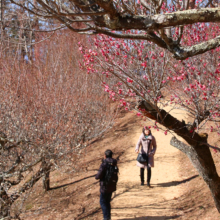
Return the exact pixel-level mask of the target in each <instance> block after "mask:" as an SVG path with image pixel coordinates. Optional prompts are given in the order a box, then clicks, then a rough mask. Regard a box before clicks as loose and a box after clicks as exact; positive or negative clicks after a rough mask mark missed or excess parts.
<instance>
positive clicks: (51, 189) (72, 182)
mask: <svg viewBox="0 0 220 220" xmlns="http://www.w3.org/2000/svg"><path fill="white" fill-rule="evenodd" d="M92 177H95V175H91V176H87V177H85V178H83V179H80V180H77V181H74V182H72V183H67V184H64V185H61V186H57V187H53V188H50V189H49V190H54V189H59V188H62V187H65V186H69V185H72V184H75V183H78V182H81V181H83V180H86V179H89V178H92ZM95 183H98V182H95Z"/></svg>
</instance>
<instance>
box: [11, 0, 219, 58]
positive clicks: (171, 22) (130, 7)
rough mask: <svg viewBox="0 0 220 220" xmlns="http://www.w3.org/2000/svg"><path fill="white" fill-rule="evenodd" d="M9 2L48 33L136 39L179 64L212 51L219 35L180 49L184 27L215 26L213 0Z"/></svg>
mask: <svg viewBox="0 0 220 220" xmlns="http://www.w3.org/2000/svg"><path fill="white" fill-rule="evenodd" d="M10 2H11V3H12V4H14V5H16V7H22V8H23V9H25V10H26V11H27V13H31V14H32V16H33V15H35V16H37V17H38V18H42V22H43V23H44V24H45V25H47V24H53V26H54V27H53V29H51V30H57V29H60V28H64V27H65V28H69V29H70V30H72V31H74V32H78V33H85V34H106V35H108V36H112V37H114V38H123V39H142V40H145V41H149V42H153V43H155V44H156V45H158V46H159V47H161V48H164V49H166V50H168V51H170V52H171V53H172V54H173V55H174V57H175V58H176V59H180V60H183V59H186V58H187V57H192V56H195V55H197V54H201V53H204V52H206V51H209V50H212V49H215V48H217V47H219V45H220V38H219V35H217V36H212V38H211V39H207V40H206V39H204V40H203V41H200V42H196V41H195V42H194V44H193V45H184V37H187V32H186V29H187V26H188V25H192V24H201V23H204V22H207V23H210V24H212V23H219V21H220V19H219V18H220V8H219V2H218V1H216V0H173V1H167V0H152V1H150V0H147V1H144V0H136V1H132V0H114V1H111V0H105V1H103V0H59V1H57V0H51V1H46V0H10ZM30 17H31V16H30ZM56 21H58V22H56ZM79 24H80V25H79ZM45 30H47V31H48V30H49V29H48V28H46V29H45ZM124 31H127V32H124ZM174 33H176V37H174V35H173V34H174Z"/></svg>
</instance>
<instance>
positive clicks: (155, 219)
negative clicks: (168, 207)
mask: <svg viewBox="0 0 220 220" xmlns="http://www.w3.org/2000/svg"><path fill="white" fill-rule="evenodd" d="M179 217H180V215H174V216H143V217H135V218H123V219H121V220H132V219H135V220H168V219H177V218H179Z"/></svg>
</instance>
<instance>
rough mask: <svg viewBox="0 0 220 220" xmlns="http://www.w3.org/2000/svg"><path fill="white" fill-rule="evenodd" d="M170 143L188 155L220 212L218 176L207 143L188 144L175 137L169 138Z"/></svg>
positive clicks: (219, 182) (219, 183)
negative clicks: (197, 145)
mask: <svg viewBox="0 0 220 220" xmlns="http://www.w3.org/2000/svg"><path fill="white" fill-rule="evenodd" d="M170 144H171V145H172V146H174V147H176V148H178V149H179V150H181V151H182V152H183V153H185V154H186V155H187V156H188V157H189V159H190V160H191V162H192V164H193V165H194V167H195V168H196V169H197V170H198V172H199V174H200V176H201V177H202V178H203V179H204V181H205V182H206V184H207V185H208V187H209V189H210V191H211V193H212V197H213V199H214V201H215V205H216V208H217V209H218V211H219V212H220V177H219V176H218V173H217V171H216V167H215V165H214V161H213V158H212V155H211V152H210V149H209V147H208V146H207V145H200V146H199V147H194V146H188V145H186V144H184V143H182V142H181V141H179V140H177V139H176V138H175V137H173V138H172V139H171V141H170Z"/></svg>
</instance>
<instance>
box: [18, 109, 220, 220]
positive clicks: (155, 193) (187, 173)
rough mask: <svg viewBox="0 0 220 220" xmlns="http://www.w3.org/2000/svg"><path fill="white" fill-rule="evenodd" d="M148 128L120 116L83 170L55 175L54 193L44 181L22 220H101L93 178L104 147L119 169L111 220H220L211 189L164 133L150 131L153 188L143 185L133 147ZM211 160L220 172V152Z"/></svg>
mask: <svg viewBox="0 0 220 220" xmlns="http://www.w3.org/2000/svg"><path fill="white" fill-rule="evenodd" d="M173 115H174V116H175V117H177V118H181V119H184V117H183V116H184V115H183V112H180V111H176V112H174V113H173ZM185 120H186V121H187V118H185ZM148 124H149V123H147V122H143V121H142V120H141V119H140V118H138V117H136V116H135V115H134V114H133V113H121V114H120V117H119V118H118V119H117V121H116V123H115V125H114V127H113V128H112V129H111V130H109V131H108V132H106V133H105V135H104V136H103V137H102V138H100V139H99V140H96V141H94V143H93V144H92V145H91V146H90V147H89V148H88V149H87V151H86V154H85V156H84V159H82V160H81V161H80V162H79V163H81V164H80V166H81V169H80V170H79V172H77V173H71V174H69V173H66V174H63V173H60V172H59V171H54V172H53V173H52V174H51V187H52V190H50V191H48V192H46V193H44V192H43V191H42V185H41V183H40V182H39V183H38V184H37V185H36V186H35V188H34V189H33V192H32V193H30V195H29V197H28V199H27V201H26V202H25V205H24V213H23V214H22V215H21V219H25V220H29V219H31V220H35V219H38V220H60V219H63V220H64V219H65V220H73V219H75V220H80V219H91V220H101V219H102V212H101V209H100V205H99V183H98V181H96V180H95V178H94V175H95V174H96V172H97V169H98V168H99V165H100V163H101V159H102V157H103V153H104V151H105V150H106V149H112V150H113V152H114V153H115V154H114V157H115V158H117V159H118V165H119V169H120V175H119V182H118V187H117V191H116V192H115V193H114V194H113V200H112V203H111V204H112V220H117V219H124V220H125V219H137V220H142V219H148V220H164V219H179V220H182V219H185V220H188V219H190V220H194V219H195V220H196V219H202V220H203V219H204V220H205V219H210V220H217V219H220V215H219V214H218V212H217V210H216V208H215V206H214V202H213V199H212V197H211V193H210V191H209V190H208V187H207V186H206V185H205V183H204V181H203V180H202V179H201V177H199V176H198V173H197V171H196V170H195V169H194V168H193V166H192V165H191V163H190V161H189V159H188V158H187V157H186V156H185V155H184V154H183V153H181V152H180V151H179V150H177V149H175V148H174V147H172V146H170V144H169V142H170V139H171V137H172V136H171V134H168V135H164V133H163V131H156V130H154V129H152V133H153V135H154V136H155V138H156V141H157V151H156V154H155V167H154V168H152V180H151V184H152V188H147V186H146V185H144V186H141V185H140V176H139V173H140V170H139V168H138V167H137V166H136V157H137V154H136V153H135V152H134V148H135V145H136V142H137V140H138V138H139V136H140V134H141V130H142V127H143V125H148ZM212 138H213V137H212ZM218 138H219V137H215V138H214V139H215V141H219V139H218ZM214 139H212V141H214ZM213 156H214V159H215V161H216V166H217V168H218V167H219V168H220V165H219V161H220V160H219V156H218V154H213ZM145 178H146V173H145Z"/></svg>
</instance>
